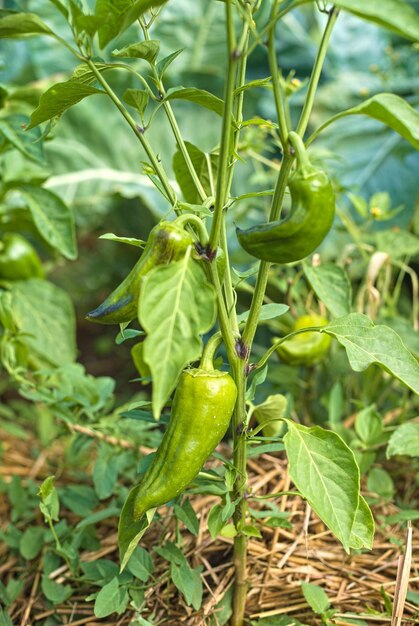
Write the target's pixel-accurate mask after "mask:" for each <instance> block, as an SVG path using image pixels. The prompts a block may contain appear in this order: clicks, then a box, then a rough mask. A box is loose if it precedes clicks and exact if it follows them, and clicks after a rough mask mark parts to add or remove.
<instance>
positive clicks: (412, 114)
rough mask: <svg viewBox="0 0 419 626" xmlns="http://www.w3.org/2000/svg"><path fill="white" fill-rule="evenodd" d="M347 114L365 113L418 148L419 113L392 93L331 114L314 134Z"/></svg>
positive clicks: (383, 94) (382, 94)
mask: <svg viewBox="0 0 419 626" xmlns="http://www.w3.org/2000/svg"><path fill="white" fill-rule="evenodd" d="M362 1H363V0H362ZM380 2H381V0H380ZM347 115H367V116H368V117H371V118H373V119H374V120H378V121H379V122H382V123H383V124H385V125H386V126H388V127H389V128H391V129H392V130H394V131H396V133H398V134H399V135H401V136H402V137H404V139H406V140H407V141H408V142H409V143H411V144H412V146H413V147H414V148H415V149H416V150H419V113H418V111H416V110H415V109H414V108H413V107H411V106H410V104H408V103H407V102H406V100H403V98H400V97H399V96H396V95H394V94H392V93H379V94H377V95H376V96H373V97H372V98H369V99H368V100H365V102H362V103H361V104H359V105H358V106H355V107H353V108H352V109H347V110H346V111H342V112H341V113H338V114H337V115H335V116H333V117H332V118H330V119H329V120H327V122H325V123H324V124H322V126H321V127H320V128H319V129H318V130H317V131H316V135H317V134H318V133H320V132H321V131H322V130H324V129H325V128H326V127H327V126H329V125H330V124H331V123H332V122H335V121H336V120H339V119H340V118H342V117H346V116H347Z"/></svg>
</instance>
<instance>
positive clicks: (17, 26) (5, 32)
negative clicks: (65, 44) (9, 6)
mask: <svg viewBox="0 0 419 626" xmlns="http://www.w3.org/2000/svg"><path fill="white" fill-rule="evenodd" d="M27 35H50V36H51V37H55V34H54V33H53V31H52V30H51V29H50V28H49V27H48V26H47V25H46V24H45V23H44V22H43V21H42V20H41V19H40V18H39V17H38V16H37V15H35V13H11V14H10V15H6V16H5V17H1V18H0V37H7V38H10V37H16V38H18V37H25V36H27Z"/></svg>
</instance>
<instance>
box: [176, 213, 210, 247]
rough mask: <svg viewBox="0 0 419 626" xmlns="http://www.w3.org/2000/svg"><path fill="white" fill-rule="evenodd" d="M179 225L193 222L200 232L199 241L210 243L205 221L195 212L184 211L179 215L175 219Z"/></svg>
mask: <svg viewBox="0 0 419 626" xmlns="http://www.w3.org/2000/svg"><path fill="white" fill-rule="evenodd" d="M174 223H175V224H176V225H177V226H182V227H183V226H185V225H186V224H191V225H193V226H195V227H196V229H197V230H198V233H199V241H200V243H202V244H203V245H205V244H207V243H208V232H207V229H206V228H205V225H204V223H203V221H202V220H201V219H200V218H199V217H198V216H197V215H194V214H193V213H184V214H183V215H179V217H177V218H176V219H175V221H174Z"/></svg>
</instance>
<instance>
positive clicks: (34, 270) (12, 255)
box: [0, 233, 45, 280]
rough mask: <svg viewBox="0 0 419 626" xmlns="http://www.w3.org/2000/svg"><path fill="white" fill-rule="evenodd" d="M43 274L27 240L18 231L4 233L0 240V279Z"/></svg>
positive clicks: (40, 264)
mask: <svg viewBox="0 0 419 626" xmlns="http://www.w3.org/2000/svg"><path fill="white" fill-rule="evenodd" d="M44 276H45V273H44V269H43V267H42V263H41V261H40V259H39V256H38V254H37V252H36V250H35V248H33V247H32V245H31V244H30V243H29V241H27V240H26V239H25V238H24V237H22V236H21V235H19V234H18V233H5V234H4V235H3V237H2V238H1V240H0V279H5V280H25V279H27V278H44Z"/></svg>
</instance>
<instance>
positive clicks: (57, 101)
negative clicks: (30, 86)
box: [28, 79, 105, 129]
mask: <svg viewBox="0 0 419 626" xmlns="http://www.w3.org/2000/svg"><path fill="white" fill-rule="evenodd" d="M104 93H105V92H104V91H102V90H101V89H96V88H95V87H91V86H90V85H88V84H86V83H82V82H79V81H78V80H74V79H70V80H68V81H66V82H64V83H56V84H55V85H53V86H52V87H50V88H49V89H48V90H47V91H46V92H45V93H43V94H42V96H41V98H40V100H39V104H38V106H37V108H36V109H35V111H34V112H33V113H32V115H31V119H30V123H29V126H28V129H30V128H34V127H35V126H38V124H42V122H46V121H47V120H50V119H52V118H53V117H56V116H57V115H62V114H63V113H64V112H65V111H67V109H69V108H70V107H72V106H73V105H74V104H77V103H78V102H80V100H83V99H84V98H87V97H88V96H94V95H96V94H104Z"/></svg>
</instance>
